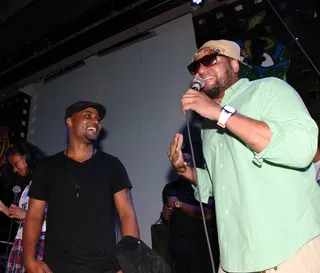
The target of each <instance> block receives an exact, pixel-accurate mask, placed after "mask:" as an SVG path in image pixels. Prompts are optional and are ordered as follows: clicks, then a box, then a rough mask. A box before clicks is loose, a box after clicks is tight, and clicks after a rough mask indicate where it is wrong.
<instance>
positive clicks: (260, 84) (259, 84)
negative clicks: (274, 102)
mask: <svg viewBox="0 0 320 273" xmlns="http://www.w3.org/2000/svg"><path fill="white" fill-rule="evenodd" d="M249 84H250V85H251V86H252V87H255V88H258V89H262V90H264V91H270V90H274V91H275V92H277V93H282V92H283V91H285V92H287V91H291V92H294V93H295V92H296V90H295V89H294V88H293V87H292V86H291V85H289V84H288V83H287V82H285V81H284V80H281V79H278V78H276V77H267V78H262V79H258V80H254V81H250V82H249Z"/></svg>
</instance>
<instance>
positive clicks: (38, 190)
mask: <svg viewBox="0 0 320 273" xmlns="http://www.w3.org/2000/svg"><path fill="white" fill-rule="evenodd" d="M50 173H51V172H50V170H49V169H48V166H47V164H46V162H42V163H40V164H39V165H38V167H37V169H36V171H35V173H34V175H33V177H32V183H31V187H30V190H29V193H28V196H29V197H30V198H34V199H38V200H42V201H48V199H49V195H50Z"/></svg>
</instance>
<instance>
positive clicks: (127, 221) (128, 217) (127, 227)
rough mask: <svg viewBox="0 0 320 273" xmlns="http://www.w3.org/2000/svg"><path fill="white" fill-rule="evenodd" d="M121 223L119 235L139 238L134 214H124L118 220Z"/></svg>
mask: <svg viewBox="0 0 320 273" xmlns="http://www.w3.org/2000/svg"><path fill="white" fill-rule="evenodd" d="M120 222H121V233H122V236H123V237H125V236H132V237H135V238H139V237H140V234H139V227H138V223H137V218H136V215H135V213H134V212H131V213H126V214H125V215H123V216H122V217H121V218H120Z"/></svg>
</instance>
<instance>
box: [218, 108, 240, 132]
mask: <svg viewBox="0 0 320 273" xmlns="http://www.w3.org/2000/svg"><path fill="white" fill-rule="evenodd" d="M235 113H237V110H236V109H234V108H233V107H231V106H229V105H225V106H223V107H222V110H221V113H220V116H219V119H218V122H217V124H218V125H219V126H220V127H222V128H226V123H227V120H228V119H229V118H230V117H232V116H233V115H234V114H235Z"/></svg>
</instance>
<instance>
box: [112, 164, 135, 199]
mask: <svg viewBox="0 0 320 273" xmlns="http://www.w3.org/2000/svg"><path fill="white" fill-rule="evenodd" d="M131 188H132V185H131V182H130V179H129V176H128V173H127V171H126V169H125V167H124V166H123V164H122V163H121V161H120V160H119V159H118V158H115V161H114V178H113V183H112V192H113V194H115V193H117V192H119V191H121V190H123V189H131Z"/></svg>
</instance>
